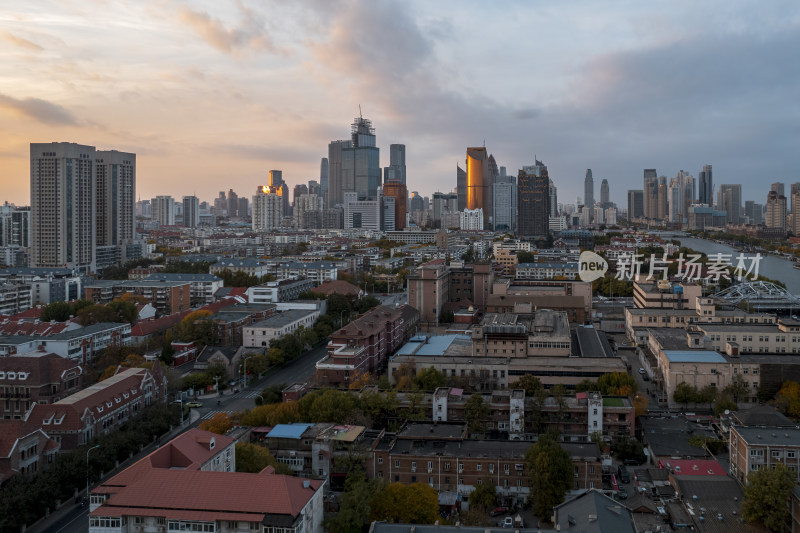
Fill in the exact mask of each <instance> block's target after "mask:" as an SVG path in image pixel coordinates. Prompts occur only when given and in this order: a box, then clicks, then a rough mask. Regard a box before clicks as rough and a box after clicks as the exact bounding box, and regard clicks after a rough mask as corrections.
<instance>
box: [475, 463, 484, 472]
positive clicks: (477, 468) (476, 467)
mask: <svg viewBox="0 0 800 533" xmlns="http://www.w3.org/2000/svg"><path fill="white" fill-rule="evenodd" d="M482 468H483V465H482V464H480V463H478V464H477V465H475V470H477V471H478V472H480V471H481V469H482Z"/></svg>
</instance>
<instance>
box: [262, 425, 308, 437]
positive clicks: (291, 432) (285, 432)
mask: <svg viewBox="0 0 800 533" xmlns="http://www.w3.org/2000/svg"><path fill="white" fill-rule="evenodd" d="M313 425H314V424H303V423H296V424H278V425H276V426H275V427H274V428H272V431H270V432H269V433H267V438H268V439H269V438H273V437H274V438H278V439H299V438H300V437H302V436H303V433H305V432H306V430H307V429H308V428H310V427H311V426H313Z"/></svg>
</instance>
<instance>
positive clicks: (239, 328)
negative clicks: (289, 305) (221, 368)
mask: <svg viewBox="0 0 800 533" xmlns="http://www.w3.org/2000/svg"><path fill="white" fill-rule="evenodd" d="M273 313H275V304H268V305H249V304H239V305H233V306H230V307H226V308H225V309H223V310H222V311H219V312H217V313H214V314H213V315H211V316H209V317H207V318H204V319H203V320H210V321H212V322H214V324H215V325H216V334H217V344H219V345H222V346H241V345H242V342H243V339H244V328H245V327H246V326H250V325H252V324H255V323H256V322H259V321H261V320H264V319H265V318H267V317H269V316H271V315H272V314H273Z"/></svg>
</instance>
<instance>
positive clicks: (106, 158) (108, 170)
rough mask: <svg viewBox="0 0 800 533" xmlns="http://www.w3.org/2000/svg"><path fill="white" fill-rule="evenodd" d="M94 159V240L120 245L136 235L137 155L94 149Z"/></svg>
mask: <svg viewBox="0 0 800 533" xmlns="http://www.w3.org/2000/svg"><path fill="white" fill-rule="evenodd" d="M94 162H95V173H96V176H97V189H96V194H95V241H96V242H97V246H121V245H122V244H123V243H128V242H130V241H132V240H133V239H134V238H135V236H136V154H131V153H127V152H118V151H116V150H97V151H95V154H94Z"/></svg>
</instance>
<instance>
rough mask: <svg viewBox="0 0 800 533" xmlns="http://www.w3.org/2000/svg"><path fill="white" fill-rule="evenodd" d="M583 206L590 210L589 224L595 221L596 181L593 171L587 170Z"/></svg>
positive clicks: (584, 180)
mask: <svg viewBox="0 0 800 533" xmlns="http://www.w3.org/2000/svg"><path fill="white" fill-rule="evenodd" d="M583 205H584V206H585V207H586V209H588V210H589V222H590V223H591V222H592V220H594V179H593V178H592V169H591V168H587V169H586V177H585V178H584V179H583Z"/></svg>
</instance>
